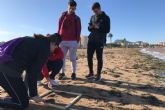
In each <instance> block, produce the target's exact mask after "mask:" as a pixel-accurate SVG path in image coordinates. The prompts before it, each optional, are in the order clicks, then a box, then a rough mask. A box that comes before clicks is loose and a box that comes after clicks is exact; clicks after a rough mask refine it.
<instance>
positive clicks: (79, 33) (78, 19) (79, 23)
mask: <svg viewBox="0 0 165 110" xmlns="http://www.w3.org/2000/svg"><path fill="white" fill-rule="evenodd" d="M76 27H77V42H79V41H80V36H81V20H80V18H79V17H78V18H77V26H76Z"/></svg>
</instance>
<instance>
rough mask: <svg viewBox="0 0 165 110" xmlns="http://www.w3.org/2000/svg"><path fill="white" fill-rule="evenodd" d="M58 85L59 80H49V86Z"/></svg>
mask: <svg viewBox="0 0 165 110" xmlns="http://www.w3.org/2000/svg"><path fill="white" fill-rule="evenodd" d="M57 85H58V82H57V81H55V80H52V79H51V80H50V81H49V82H48V87H49V88H53V87H55V86H57Z"/></svg>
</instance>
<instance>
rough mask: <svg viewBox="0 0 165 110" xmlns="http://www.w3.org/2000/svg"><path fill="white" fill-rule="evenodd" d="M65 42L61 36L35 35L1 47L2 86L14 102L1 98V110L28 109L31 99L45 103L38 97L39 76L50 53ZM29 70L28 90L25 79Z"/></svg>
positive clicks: (0, 71)
mask: <svg viewBox="0 0 165 110" xmlns="http://www.w3.org/2000/svg"><path fill="white" fill-rule="evenodd" d="M60 42H61V36H60V35H59V34H52V35H50V36H49V37H45V36H43V35H34V38H32V37H22V38H17V39H14V40H11V41H8V42H6V43H4V44H3V45H1V46H0V86H1V87H2V88H3V89H4V90H5V91H6V92H7V93H8V94H9V96H10V97H11V99H7V98H5V99H3V100H1V99H0V108H9V109H13V110H24V109H26V108H27V107H28V105H29V99H32V100H33V101H35V102H42V101H43V100H42V99H41V98H40V97H39V96H38V92H37V77H39V75H41V70H42V67H43V65H44V64H45V62H46V61H47V59H48V57H49V55H50V52H52V51H54V50H55V49H56V48H57V47H58V45H59V43H60ZM24 70H26V71H27V73H26V74H27V75H28V82H27V83H28V89H29V94H28V92H27V88H26V86H25V84H24V82H23V80H22V78H21V76H22V73H23V71H24Z"/></svg>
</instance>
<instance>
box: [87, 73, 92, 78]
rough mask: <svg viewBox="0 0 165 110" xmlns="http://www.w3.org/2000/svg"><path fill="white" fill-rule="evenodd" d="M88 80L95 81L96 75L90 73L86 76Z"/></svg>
mask: <svg viewBox="0 0 165 110" xmlns="http://www.w3.org/2000/svg"><path fill="white" fill-rule="evenodd" d="M86 78H87V79H93V78H94V74H93V73H89V74H88V75H87V76H86Z"/></svg>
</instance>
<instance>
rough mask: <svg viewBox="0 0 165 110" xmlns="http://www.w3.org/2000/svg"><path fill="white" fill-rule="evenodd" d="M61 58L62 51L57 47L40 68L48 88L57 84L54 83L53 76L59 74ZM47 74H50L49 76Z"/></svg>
mask: <svg viewBox="0 0 165 110" xmlns="http://www.w3.org/2000/svg"><path fill="white" fill-rule="evenodd" d="M63 58H64V54H63V51H62V50H61V48H60V47H57V48H56V49H55V50H54V52H52V53H51V54H50V56H49V58H48V61H47V62H46V63H45V64H44V66H43V68H42V75H43V76H44V78H45V79H46V80H47V81H48V87H49V88H52V87H53V86H55V85H57V84H58V83H57V81H55V76H56V75H57V74H58V73H59V71H60V70H61V68H62V66H63ZM49 72H51V74H50V75H49Z"/></svg>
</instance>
